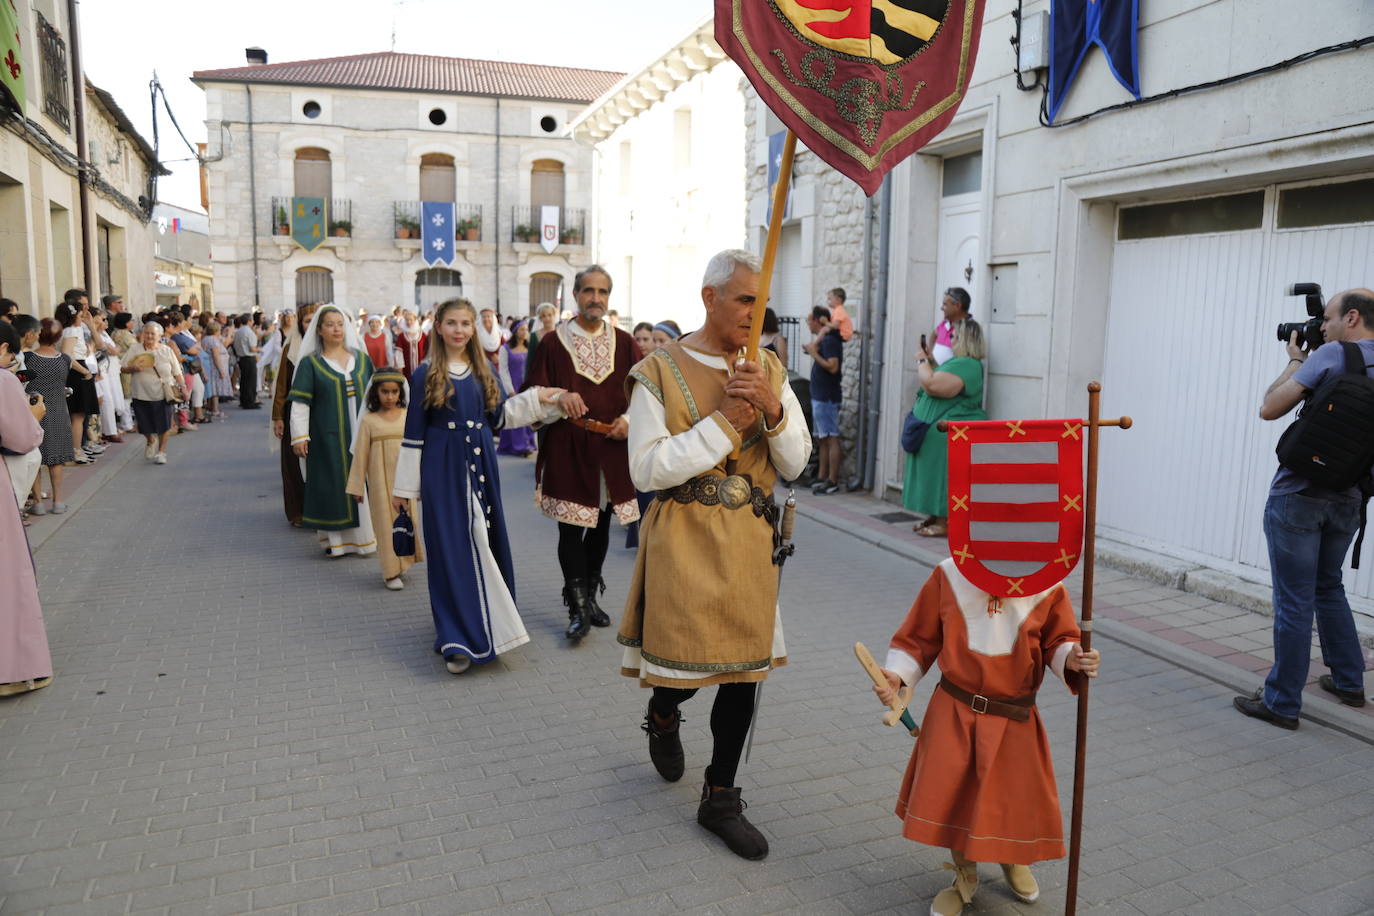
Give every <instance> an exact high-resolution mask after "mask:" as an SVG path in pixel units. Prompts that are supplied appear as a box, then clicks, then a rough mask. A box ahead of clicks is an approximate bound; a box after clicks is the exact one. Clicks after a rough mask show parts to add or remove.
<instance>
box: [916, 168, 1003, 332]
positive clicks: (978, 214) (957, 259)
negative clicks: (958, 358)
mask: <svg viewBox="0 0 1374 916" xmlns="http://www.w3.org/2000/svg"><path fill="white" fill-rule="evenodd" d="M969 198H971V199H969ZM982 223H983V211H982V195H981V194H961V195H959V197H947V198H945V199H944V200H943V201H941V206H940V237H939V238H940V248H939V250H940V253H939V255H938V258H939V265H940V268H939V275H938V276H937V277H936V280H935V282H936V283H937V284H938V287H937V289H936V290H935V291H934V292H935V295H934V296H933V297H932V300H931V310H930V316H931V319H932V320H931V321H930V322H928V324H927V327H934V326H935V325H936V324H937V323H938V322H939V321H940V319H941V317H942V316H941V315H940V300H941V299H943V298H944V291H945V290H947V289H949V288H950V287H951V286H962V287H963V288H964V289H966V290H968V294H969V296H970V297H972V299H973V311H974V312H975V313H977V312H978V310H979V305H980V304H982V301H981V299H980V298H979V296H978V275H979V274H980V273H981V271H980V270H979V265H978V252H979V249H980V247H981V246H980V242H981V240H980V239H979V237H978V233H979V229H980V228H981V227H982ZM975 317H978V319H979V321H980V322H982V323H986V322H987V320H988V319H987V316H986V314H984V315H982V316H978V315H975ZM917 333H924V331H918V332H917ZM932 343H933V341H932Z"/></svg>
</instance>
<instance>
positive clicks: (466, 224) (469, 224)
mask: <svg viewBox="0 0 1374 916" xmlns="http://www.w3.org/2000/svg"><path fill="white" fill-rule="evenodd" d="M462 226H463V241H465V242H476V241H479V240H480V239H481V237H482V220H481V219H480V218H478V217H476V216H474V217H471V218H470V219H465V220H463V222H462Z"/></svg>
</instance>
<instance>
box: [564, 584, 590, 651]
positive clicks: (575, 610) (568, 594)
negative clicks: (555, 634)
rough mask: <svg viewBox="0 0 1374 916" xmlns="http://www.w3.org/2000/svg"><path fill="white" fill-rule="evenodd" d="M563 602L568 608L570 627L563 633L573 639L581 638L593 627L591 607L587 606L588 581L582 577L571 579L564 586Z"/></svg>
mask: <svg viewBox="0 0 1374 916" xmlns="http://www.w3.org/2000/svg"><path fill="white" fill-rule="evenodd" d="M563 603H564V604H565V605H567V608H568V621H569V623H568V629H567V631H566V632H565V633H564V634H563V635H564V636H566V637H568V638H569V639H571V640H579V639H581V638H582V637H583V636H586V635H587V633H588V632H589V631H590V630H591V628H592V622H591V619H590V609H589V608H588V607H587V583H586V582H585V581H583V580H582V579H569V580H568V581H567V583H566V584H564V586H563Z"/></svg>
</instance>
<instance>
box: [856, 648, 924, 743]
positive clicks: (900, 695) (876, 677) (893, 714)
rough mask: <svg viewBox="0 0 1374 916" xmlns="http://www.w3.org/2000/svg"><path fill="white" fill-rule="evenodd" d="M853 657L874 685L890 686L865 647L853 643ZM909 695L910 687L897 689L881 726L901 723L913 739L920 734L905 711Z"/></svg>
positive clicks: (914, 722) (906, 710)
mask: <svg viewBox="0 0 1374 916" xmlns="http://www.w3.org/2000/svg"><path fill="white" fill-rule="evenodd" d="M854 655H855V656H856V657H857V658H858V659H859V664H861V665H863V668H864V671H866V672H868V676H869V678H870V679H871V680H872V681H873V683H874V684H876V685H877V686H878V687H881V688H884V689H886V688H888V687H890V686H891V685H890V684H888V682H887V677H886V676H884V674H883V669H881V668H879V667H878V663H877V662H875V661H874V660H873V654H872V653H871V652H869V651H868V647H867V646H865V645H864V644H863V643H861V642H856V643H854ZM911 694H912V690H911V688H910V687H907V686H902V687H900V688H898V690H897V697H896V699H895V701H894V702H892V703H889V704H887V708H888V711H887V712H885V713H883V724H884V725H896V724H897V723H898V722H901V723H902V726H903V727H904V728H905V729H906V730H907V731H908V732H909V733H910V734H911V737H913V738H915V737H917V736H919V735H920V734H921V729H920V727H919V726H917V724H916V720H915V719H913V718H912V717H911V710H909V709H907V706H909V705H910V704H911Z"/></svg>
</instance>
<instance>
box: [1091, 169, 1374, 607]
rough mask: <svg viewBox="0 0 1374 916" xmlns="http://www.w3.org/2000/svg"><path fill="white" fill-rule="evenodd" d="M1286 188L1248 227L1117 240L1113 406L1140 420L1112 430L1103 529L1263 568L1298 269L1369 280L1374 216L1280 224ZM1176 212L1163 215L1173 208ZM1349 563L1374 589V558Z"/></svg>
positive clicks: (1106, 452) (1110, 352)
mask: <svg viewBox="0 0 1374 916" xmlns="http://www.w3.org/2000/svg"><path fill="white" fill-rule="evenodd" d="M1285 190H1286V189H1284V188H1268V189H1265V190H1264V191H1262V192H1251V193H1254V194H1262V195H1263V207H1262V210H1256V211H1255V222H1256V225H1255V226H1254V227H1253V228H1247V229H1244V230H1240V231H1229V232H1228V231H1221V232H1214V233H1202V234H1192V235H1175V236H1167V237H1153V238H1140V239H1135V240H1118V241H1117V243H1116V245H1115V248H1114V251H1113V256H1112V258H1113V260H1112V265H1111V271H1112V275H1111V298H1110V301H1109V303H1108V305H1107V308H1108V322H1107V343H1106V353H1105V358H1104V369H1103V385H1104V410H1106V411H1107V412H1109V413H1111V414H1113V415H1115V414H1117V413H1125V414H1130V415H1131V417H1132V419H1133V420H1134V421H1135V425H1134V427H1133V428H1132V429H1131V430H1129V431H1126V432H1120V433H1113V434H1112V435H1104V436H1103V437H1102V471H1101V478H1100V488H1099V492H1100V497H1099V511H1100V514H1099V519H1100V524H1101V527H1102V529H1103V533H1104V534H1106V535H1108V536H1111V537H1117V538H1119V539H1122V540H1125V541H1127V542H1131V543H1138V544H1140V545H1141V546H1145V547H1148V548H1151V549H1156V550H1160V551H1161V552H1164V553H1167V554H1171V555H1174V556H1179V557H1183V558H1186V559H1191V560H1195V561H1197V562H1200V563H1203V564H1206V565H1209V566H1214V567H1217V568H1221V569H1229V570H1230V571H1232V572H1235V573H1239V574H1241V575H1245V576H1247V577H1249V578H1252V579H1258V580H1263V579H1264V578H1266V577H1267V575H1268V568H1269V561H1268V553H1267V549H1266V545H1265V540H1264V532H1263V529H1262V519H1263V511H1264V502H1265V498H1266V496H1267V494H1268V489H1269V483H1270V480H1271V479H1272V478H1273V476H1274V471H1275V468H1276V467H1277V464H1276V461H1275V458H1274V446H1275V445H1276V444H1277V442H1278V438H1279V436H1280V434H1281V433H1282V432H1283V430H1284V429H1286V428H1287V426H1288V423H1289V421H1290V420H1291V416H1290V417H1289V418H1285V419H1283V420H1279V421H1275V422H1265V421H1262V420H1260V419H1259V405H1260V402H1261V401H1262V400H1263V397H1264V392H1265V389H1266V388H1267V387H1268V385H1269V384H1270V382H1272V381H1273V380H1274V378H1275V377H1276V376H1277V375H1278V373H1279V372H1280V371H1281V370H1282V369H1283V366H1284V363H1285V361H1286V356H1285V354H1284V351H1283V347H1282V345H1281V344H1280V343H1279V342H1278V339H1277V335H1276V333H1275V330H1276V327H1277V325H1278V324H1279V323H1280V322H1292V321H1300V320H1303V319H1305V318H1306V314H1305V310H1304V302H1303V299H1302V298H1301V297H1291V296H1288V295H1286V290H1287V287H1288V286H1289V285H1291V284H1292V283H1295V282H1304V281H1314V282H1318V283H1321V284H1322V286H1323V289H1324V290H1325V292H1326V293H1327V295H1328V296H1329V295H1330V294H1332V293H1335V292H1338V291H1340V290H1342V289H1348V288H1351V287H1354V286H1362V285H1367V284H1368V278H1369V276H1370V275H1371V273H1374V225H1372V224H1369V223H1364V224H1357V225H1347V226H1323V227H1318V228H1307V229H1300V230H1294V229H1284V228H1276V206H1275V203H1276V200H1277V197H1278V195H1279V194H1280V193H1283V192H1284V191H1285ZM1160 225H1163V222H1162V221H1161V222H1160ZM1364 565H1365V569H1363V570H1361V571H1359V573H1358V576H1352V575H1350V574H1349V571H1347V586H1348V587H1349V588H1350V589H1351V593H1352V595H1358V596H1364V597H1366V598H1368V597H1374V562H1366V563H1365V564H1364Z"/></svg>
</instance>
